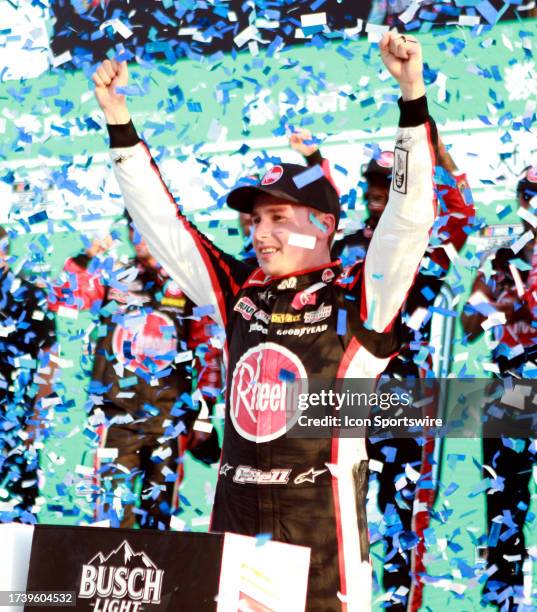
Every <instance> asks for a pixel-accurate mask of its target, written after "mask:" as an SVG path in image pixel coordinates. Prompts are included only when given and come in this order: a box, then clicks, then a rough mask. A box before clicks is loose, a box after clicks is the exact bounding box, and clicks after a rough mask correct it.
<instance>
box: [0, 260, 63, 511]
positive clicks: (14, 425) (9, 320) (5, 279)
mask: <svg viewBox="0 0 537 612" xmlns="http://www.w3.org/2000/svg"><path fill="white" fill-rule="evenodd" d="M50 317H51V315H50V313H48V312H47V298H46V294H45V292H44V291H42V290H41V289H39V288H38V287H36V286H35V285H33V284H31V283H29V282H28V281H27V280H25V279H23V278H21V277H20V276H17V275H15V274H13V272H11V271H9V270H7V269H4V270H0V330H1V332H2V333H1V334H0V430H1V432H2V433H1V435H0V489H6V490H7V491H8V493H9V496H10V498H9V499H8V500H4V501H7V502H8V503H10V502H13V506H12V510H11V511H7V510H6V511H5V512H0V521H2V522H11V521H16V520H21V521H23V522H35V518H34V517H33V516H32V515H31V514H30V512H29V511H30V509H31V507H32V506H33V504H34V502H35V498H36V496H37V493H38V472H37V468H38V456H37V453H36V452H35V451H31V450H30V449H25V447H24V444H23V438H22V437H20V436H19V434H20V433H21V432H22V431H23V430H24V429H25V427H26V426H27V425H28V423H29V421H30V422H31V421H32V416H33V413H34V402H35V396H36V393H37V384H36V382H35V381H34V377H35V374H36V372H37V369H38V368H41V367H46V366H47V363H46V362H45V358H44V356H42V357H40V351H41V350H46V349H50V348H51V347H52V345H53V344H54V342H55V341H56V335H55V329H54V319H52V318H50ZM47 359H48V358H47ZM30 424H31V423H30Z"/></svg>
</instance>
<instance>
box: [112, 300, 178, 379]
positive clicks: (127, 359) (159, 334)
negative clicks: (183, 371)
mask: <svg viewBox="0 0 537 612" xmlns="http://www.w3.org/2000/svg"><path fill="white" fill-rule="evenodd" d="M112 348H113V350H114V354H115V355H116V358H117V360H118V361H119V362H120V363H122V364H123V365H124V366H125V367H126V368H127V369H129V370H131V371H133V372H134V371H136V370H137V369H139V370H141V371H142V372H150V371H151V372H154V371H161V370H164V369H165V368H167V367H168V366H169V365H170V364H171V363H172V362H173V359H174V357H175V354H176V352H177V330H176V328H175V325H174V323H173V321H172V320H171V319H170V317H168V316H167V315H165V314H164V313H163V312H151V313H149V314H145V313H143V312H129V313H126V314H125V318H124V319H123V321H122V324H120V325H117V327H116V329H115V330H114V335H113V337H112Z"/></svg>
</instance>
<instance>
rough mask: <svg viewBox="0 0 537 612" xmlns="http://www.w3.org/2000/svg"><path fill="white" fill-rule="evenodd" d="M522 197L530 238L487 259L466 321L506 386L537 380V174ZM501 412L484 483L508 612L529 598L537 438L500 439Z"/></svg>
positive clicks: (491, 547) (494, 586)
mask: <svg viewBox="0 0 537 612" xmlns="http://www.w3.org/2000/svg"><path fill="white" fill-rule="evenodd" d="M516 197H517V204H518V215H519V216H520V218H521V219H522V224H523V229H524V233H523V235H522V237H519V236H516V237H515V238H514V240H512V242H513V244H511V245H509V246H501V247H499V248H496V249H494V250H493V251H489V252H487V253H485V254H484V255H483V257H482V260H481V264H480V266H479V269H478V272H477V274H476V277H475V279H474V282H473V285H472V290H471V294H470V297H469V299H468V302H467V303H466V305H465V307H464V311H463V314H462V318H461V321H462V325H463V329H464V331H465V333H466V334H467V339H468V340H469V341H471V342H473V341H475V340H477V339H478V338H479V337H480V336H481V335H482V334H483V332H484V330H485V329H491V331H492V336H493V340H494V348H493V350H492V361H493V363H494V364H495V365H496V377H497V378H498V379H502V380H508V379H509V378H510V377H514V378H515V379H520V378H535V376H536V373H535V361H536V360H537V309H536V306H537V240H536V239H535V236H536V225H537V218H536V217H535V210H536V208H537V166H528V167H527V168H525V169H524V171H523V172H522V176H521V178H520V180H519V181H518V185H517V190H516ZM521 242H522V243H524V244H523V246H521ZM489 264H490V266H491V268H492V270H491V271H490V269H489V267H488V265H489ZM533 409H534V408H533ZM498 411H501V412H502V413H504V414H506V413H505V412H504V411H505V405H502V404H499V405H498V404H496V403H495V402H492V403H491V404H490V405H489V406H487V407H486V416H485V417H484V418H485V420H484V426H483V478H484V479H486V482H488V488H487V495H486V506H487V533H488V551H487V563H488V577H487V578H488V579H487V582H486V584H485V588H484V603H487V604H492V605H494V606H496V607H497V608H498V609H500V610H502V611H507V610H517V609H518V606H521V605H522V604H523V603H527V602H525V601H524V596H523V583H524V574H523V563H524V560H525V558H526V556H527V547H526V541H525V537H524V524H525V522H526V517H527V515H528V510H529V504H530V490H529V486H530V479H531V474H532V466H533V465H535V462H536V460H537V444H536V441H535V438H527V437H518V438H514V437H510V436H509V435H508V433H507V429H506V427H507V426H509V425H512V421H511V422H507V421H505V422H504V424H503V425H501V429H505V432H506V434H505V435H503V434H502V435H501V436H500V435H498V433H499V431H498V430H496V431H494V425H495V423H497V422H498V421H497V420H495V419H496V417H495V416H494V415H496V414H498ZM491 417H492V418H491ZM500 431H501V430H500ZM520 609H522V607H520ZM524 609H527V608H524Z"/></svg>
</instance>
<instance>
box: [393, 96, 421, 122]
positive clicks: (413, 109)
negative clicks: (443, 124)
mask: <svg viewBox="0 0 537 612" xmlns="http://www.w3.org/2000/svg"><path fill="white" fill-rule="evenodd" d="M397 103H398V104H399V111H400V113H401V115H400V117H399V127H416V126H417V125H422V124H423V123H426V122H427V120H428V119H429V109H428V108H427V98H426V97H425V96H422V97H421V98H416V100H408V101H406V102H405V101H404V100H403V99H402V98H399V100H398V101H397Z"/></svg>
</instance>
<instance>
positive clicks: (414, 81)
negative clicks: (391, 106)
mask: <svg viewBox="0 0 537 612" xmlns="http://www.w3.org/2000/svg"><path fill="white" fill-rule="evenodd" d="M380 53H381V55H382V61H383V62H384V65H385V66H386V68H387V69H388V70H389V72H390V74H391V75H392V76H393V77H394V78H395V79H396V80H397V81H398V83H399V85H400V87H401V93H402V95H403V100H415V99H416V98H420V97H421V96H423V95H424V94H425V83H424V82H423V61H422V56H421V46H420V44H419V42H418V41H417V40H416V39H415V38H414V37H413V36H407V35H406V34H405V35H402V34H399V33H398V32H386V34H384V36H383V37H382V40H381V41H380Z"/></svg>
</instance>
